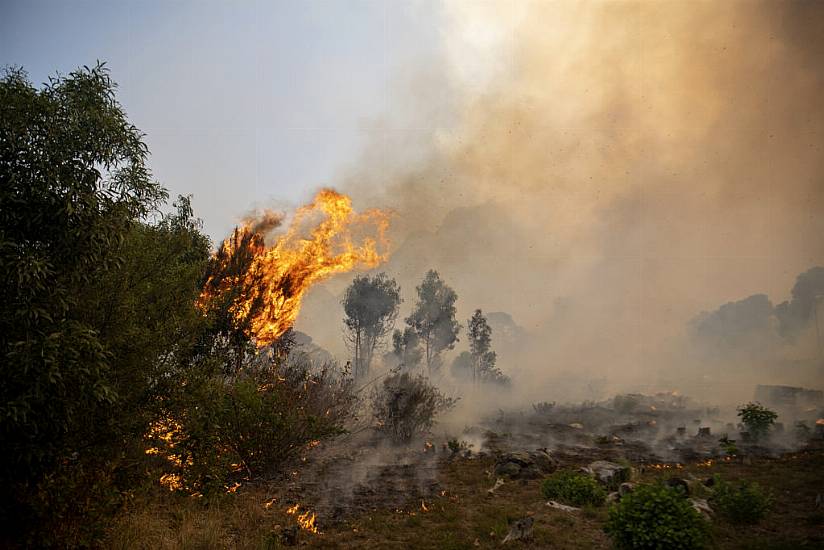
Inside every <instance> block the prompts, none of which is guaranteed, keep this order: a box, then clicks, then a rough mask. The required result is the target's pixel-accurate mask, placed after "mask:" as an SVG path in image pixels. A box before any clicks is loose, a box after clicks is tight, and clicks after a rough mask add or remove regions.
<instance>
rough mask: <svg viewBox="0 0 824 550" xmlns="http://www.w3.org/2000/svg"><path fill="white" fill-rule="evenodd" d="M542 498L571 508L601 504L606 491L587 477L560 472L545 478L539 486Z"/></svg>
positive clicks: (574, 473) (567, 471)
mask: <svg viewBox="0 0 824 550" xmlns="http://www.w3.org/2000/svg"><path fill="white" fill-rule="evenodd" d="M541 491H542V492H543V494H544V497H545V498H547V499H550V500H557V501H559V502H562V503H564V504H569V505H571V506H583V505H585V504H593V505H599V504H603V502H604V499H605V498H606V496H607V495H606V491H604V489H603V488H602V487H601V486H600V485H598V482H597V481H595V480H594V479H593V478H591V477H590V476H588V475H585V474H581V473H578V472H572V471H569V470H561V471H558V472H555V473H554V474H552V475H550V476H549V477H547V478H546V479H545V480H544V482H543V484H542V485H541Z"/></svg>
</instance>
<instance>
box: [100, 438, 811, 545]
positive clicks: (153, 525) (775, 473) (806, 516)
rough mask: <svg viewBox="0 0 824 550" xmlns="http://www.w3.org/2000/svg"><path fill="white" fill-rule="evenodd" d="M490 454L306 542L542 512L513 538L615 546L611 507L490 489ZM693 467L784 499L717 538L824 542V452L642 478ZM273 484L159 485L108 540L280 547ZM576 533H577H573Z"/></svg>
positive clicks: (427, 534)
mask: <svg viewBox="0 0 824 550" xmlns="http://www.w3.org/2000/svg"><path fill="white" fill-rule="evenodd" d="M492 467H493V462H492V460H491V459H480V460H471V461H457V462H445V463H443V464H442V467H441V470H440V479H439V481H440V485H441V487H442V488H443V493H442V494H441V493H439V494H438V495H437V496H435V497H433V498H432V499H430V500H426V501H425V505H426V507H427V509H428V511H423V510H422V509H421V503H420V501H418V502H412V503H409V505H408V506H407V507H405V508H404V509H402V510H381V509H374V510H372V511H369V512H367V513H363V514H361V515H358V516H356V517H352V518H349V519H347V520H344V521H341V522H339V523H335V524H330V525H323V523H322V518H321V533H319V534H312V533H308V532H301V533H300V534H299V544H301V545H307V546H309V547H317V548H366V549H374V548H394V547H410V548H439V549H450V548H452V549H462V548H472V549H474V548H493V547H494V548H497V547H500V544H501V541H502V540H503V538H504V537H505V536H506V533H507V531H508V527H507V522H508V520H509V519H511V518H519V517H524V516H527V515H530V516H532V517H533V518H534V519H535V528H534V541H533V542H532V543H530V544H525V543H519V542H516V543H513V544H511V545H508V546H509V547H512V548H519V547H524V548H526V547H552V548H560V549H577V548H596V549H597V548H609V547H610V542H609V539H608V538H607V536H606V535H605V534H604V532H603V525H604V521H605V519H606V508H605V507H587V508H586V509H584V510H582V511H581V512H577V513H568V512H562V511H560V510H555V509H552V508H549V507H548V506H546V504H545V500H544V499H543V497H542V496H541V489H540V484H541V480H530V481H526V482H520V481H509V482H507V483H506V484H505V485H504V486H502V487H501V488H499V489H498V490H497V492H496V494H495V496H492V497H490V496H487V494H486V490H487V489H488V488H489V487H491V486H492V484H493V483H494V481H495V480H494V478H493V477H491V476H490V475H489V474H488V472H490V471H491V470H492ZM688 473H691V474H693V475H696V476H699V477H701V478H702V479H703V478H707V477H711V476H712V475H713V474H715V473H719V474H720V475H721V476H722V478H724V479H727V480H730V481H738V480H750V481H756V482H758V483H759V484H761V485H762V486H764V487H766V488H769V489H771V491H772V493H773V495H774V497H775V504H774V506H773V510H772V512H771V513H770V514H769V515H768V516H767V517H766V518H765V519H764V520H763V521H762V522H761V523H760V524H758V525H755V526H746V527H741V526H735V525H732V524H729V523H727V522H726V521H724V520H723V519H722V518H717V519H716V520H714V521H713V546H715V547H718V548H734V549H738V548H741V549H743V548H759V549H769V548H776V549H778V548H820V547H824V523H822V521H824V517H822V514H821V511H820V510H816V509H815V506H814V501H815V495H816V493H817V492H821V491H822V490H824V454H823V453H821V452H818V453H809V454H797V455H793V456H788V457H785V458H781V459H777V460H761V461H754V462H753V463H752V464H751V465H743V464H739V463H725V462H721V463H714V464H712V465H710V466H698V465H687V466H686V467H685V468H684V469H683V470H676V471H673V470H668V471H659V470H652V471H650V470H645V471H644V472H641V473H640V474H639V476H638V481H639V482H651V481H655V480H657V479H666V478H667V477H670V476H673V475H678V476H686V475H687V474H688ZM270 494H271V493H270V492H269V491H268V489H267V488H266V487H265V486H257V485H246V486H244V487H241V489H240V490H238V492H237V494H234V495H227V497H226V498H223V499H221V500H219V501H218V502H215V503H211V504H209V505H204V503H203V502H202V501H201V500H199V499H196V498H191V497H184V496H177V495H172V494H169V493H161V492H157V493H155V494H152V495H150V496H148V497H147V498H145V499H144V500H142V501H139V502H134V503H133V504H132V505H131V506H130V507H129V508H128V509H126V510H124V511H123V513H121V515H120V517H119V518H118V520H117V522H116V523H115V524H114V525H113V527H112V529H111V532H110V535H109V539H108V540H107V541H106V546H107V547H112V548H147V549H149V548H151V549H178V548H180V549H188V548H193V549H194V548H198V549H212V548H240V549H252V548H254V549H261V548H279V547H280V546H279V542H278V537H277V536H276V534H277V532H278V531H279V529H280V527H281V526H287V525H293V524H294V518H293V517H292V516H288V515H286V514H285V513H284V509H285V506H282V505H279V503H275V505H273V506H271V507H270V508H269V509H267V508H266V507H265V506H264V503H265V502H266V501H267V500H268V497H269V495H270ZM570 533H574V534H575V535H574V536H570Z"/></svg>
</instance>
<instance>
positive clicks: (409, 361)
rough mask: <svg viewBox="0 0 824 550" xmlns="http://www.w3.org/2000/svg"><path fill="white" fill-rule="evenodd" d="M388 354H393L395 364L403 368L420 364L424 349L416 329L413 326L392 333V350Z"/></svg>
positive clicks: (410, 367)
mask: <svg viewBox="0 0 824 550" xmlns="http://www.w3.org/2000/svg"><path fill="white" fill-rule="evenodd" d="M387 355H388V356H391V359H392V361H393V362H394V366H398V367H400V368H401V369H413V368H415V367H417V366H418V365H420V364H421V360H422V359H423V350H421V342H420V338H418V334H417V333H416V332H415V330H414V329H412V328H411V327H406V328H405V329H403V330H402V331H401V330H396V331H395V332H394V334H392V352H391V353H389V354H387Z"/></svg>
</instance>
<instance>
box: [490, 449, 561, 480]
mask: <svg viewBox="0 0 824 550" xmlns="http://www.w3.org/2000/svg"><path fill="white" fill-rule="evenodd" d="M557 468H558V462H557V461H556V460H555V459H554V458H552V457H551V456H550V454H549V453H548V452H547V451H546V450H545V449H538V450H535V451H514V452H510V453H504V454H502V455H501V456H500V457H498V460H497V461H496V462H495V474H496V475H498V476H509V477H510V478H513V479H537V478H539V477H542V476H543V475H544V474H548V473H552V472H554V471H555V470H556V469H557Z"/></svg>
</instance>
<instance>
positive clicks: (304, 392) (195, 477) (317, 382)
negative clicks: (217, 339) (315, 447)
mask: <svg viewBox="0 0 824 550" xmlns="http://www.w3.org/2000/svg"><path fill="white" fill-rule="evenodd" d="M263 363H264V366H263V368H261V367H260V366H257V367H248V368H246V369H245V370H244V372H243V373H241V374H239V375H237V376H232V377H226V376H223V375H212V376H203V377H199V378H198V377H196V376H195V377H192V378H191V379H190V380H188V381H187V383H186V384H185V386H184V389H183V391H182V392H181V395H180V396H179V398H180V401H179V402H178V407H177V409H176V410H173V411H171V415H172V417H173V418H175V419H176V422H177V423H179V425H180V430H179V433H178V434H177V436H176V437H175V438H174V439H173V440H171V441H163V440H162V438H160V439H161V440H160V441H159V442H158V443H159V447H160V448H159V452H160V453H161V454H163V455H165V456H167V457H174V458H173V460H172V463H173V464H174V466H175V467H176V468H175V469H176V475H178V476H179V478H180V486H179V487H172V488H184V489H186V490H188V491H190V492H193V491H199V492H203V493H210V492H214V491H222V489H223V487H224V486H225V484H226V482H227V480H228V479H229V478H230V477H231V476H232V475H233V474H234V473H235V472H237V473H238V474H242V475H243V476H244V477H246V478H249V477H255V476H259V475H262V474H266V473H270V472H271V471H272V470H273V469H274V468H276V467H277V466H279V465H280V464H282V463H283V462H284V461H285V460H286V459H287V458H289V457H290V456H291V455H293V454H294V453H296V452H297V451H299V450H300V449H302V448H305V447H306V446H307V445H308V444H310V443H311V442H313V441H316V440H319V439H323V438H325V437H329V436H333V435H336V434H339V433H342V432H343V425H344V422H345V420H346V419H347V418H348V417H349V414H350V413H351V412H352V411H353V406H354V397H353V394H352V391H351V389H352V388H351V384H352V382H351V379H350V378H349V377H347V376H340V375H338V374H337V373H335V372H334V369H332V367H331V365H323V366H320V367H315V366H314V365H312V364H311V363H310V362H309V361H301V362H299V363H296V364H284V365H278V364H276V363H274V362H269V364H268V365H266V364H265V363H266V362H265V361H264V362H263Z"/></svg>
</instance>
